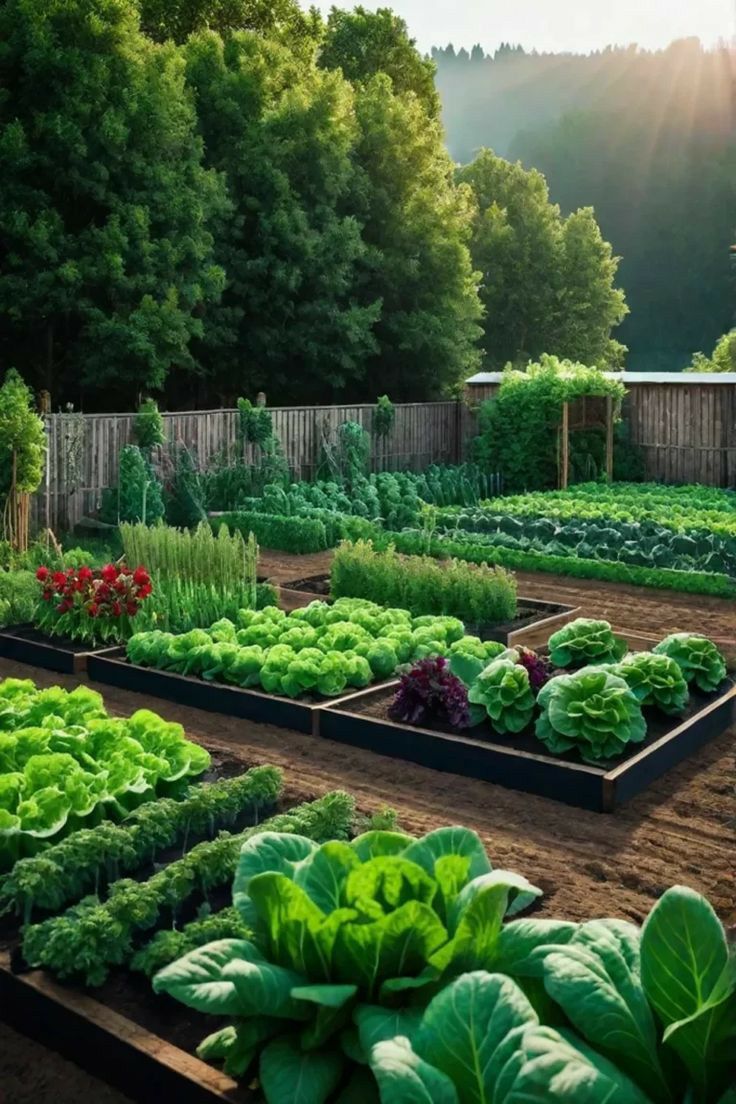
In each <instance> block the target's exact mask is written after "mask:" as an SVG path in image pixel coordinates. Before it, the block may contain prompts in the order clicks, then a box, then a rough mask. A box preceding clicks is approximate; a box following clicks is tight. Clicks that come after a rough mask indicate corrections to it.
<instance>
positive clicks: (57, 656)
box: [0, 625, 109, 675]
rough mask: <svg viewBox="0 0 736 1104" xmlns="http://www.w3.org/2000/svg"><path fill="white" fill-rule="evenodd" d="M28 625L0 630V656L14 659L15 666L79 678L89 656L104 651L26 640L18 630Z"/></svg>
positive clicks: (84, 669)
mask: <svg viewBox="0 0 736 1104" xmlns="http://www.w3.org/2000/svg"><path fill="white" fill-rule="evenodd" d="M31 627H32V626H30V625H11V626H8V628H5V629H0V656H1V657H2V658H3V659H14V660H15V661H16V662H17V663H28V664H30V665H31V666H33V667H42V668H44V670H46V671H57V672H58V673H59V674H62V675H82V674H84V673H85V671H86V670H87V661H88V659H89V657H90V656H92V655H97V654H99V653H100V652H103V651H108V650H109V645H107V646H106V647H104V648H97V649H93V648H91V649H89V650H88V651H82V652H77V651H72V650H71V649H70V648H65V647H64V646H63V645H62V644H60V643H58V642H55V641H54V639H53V637H48V638H47V639H46V640H27V639H26V638H25V637H24V636H22V635H20V633H19V630H21V629H26V628H31Z"/></svg>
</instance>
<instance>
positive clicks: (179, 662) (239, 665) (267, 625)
mask: <svg viewBox="0 0 736 1104" xmlns="http://www.w3.org/2000/svg"><path fill="white" fill-rule="evenodd" d="M462 635H463V624H462V622H461V621H458V620H457V618H455V617H441V616H437V617H431V616H424V617H415V618H413V617H412V615H411V613H409V611H408V610H405V609H391V608H389V609H386V608H384V607H381V606H378V605H376V604H375V603H373V602H368V601H365V600H364V599H362V598H339V599H338V600H337V601H336V602H334V603H333V604H332V605H328V604H327V603H326V602H311V603H310V604H309V605H308V606H306V607H304V608H301V609H296V610H293V611H292V612H291V613H290V614H288V615H287V614H285V613H284V611H283V610H281V609H276V608H274V607H269V608H267V609H264V610H262V611H255V610H240V611H239V613H238V616H237V621H236V622H232V621H229V620H227V619H226V618H221V619H220V620H219V621H217V622H215V623H214V624H213V625H210V627H209V628H208V629H207V630H204V629H194V630H192V631H191V632H188V633H184V634H181V635H178V636H177V635H173V634H172V633H165V632H160V631H153V632H141V633H136V634H135V636H133V637H131V639H130V640H129V641H128V645H127V654H128V659H129V660H130V661H131V663H137V664H140V665H141V666H144V667H156V668H159V669H161V670H166V671H174V672H176V673H178V674H183V675H199V676H201V677H202V678H203V679H206V680H217V681H220V682H226V683H229V684H231V685H234V686H241V687H246V688H247V687H260V688H262V689H263V690H265V691H267V692H268V693H271V694H285V695H286V696H288V697H290V698H298V697H300V696H302V695H304V694H319V695H321V696H323V697H334V696H336V695H338V694H341V693H342V692H343V691H344V690H345V689H346V688H347V687H363V686H367V685H368V684H369V683H371V682H372V681H374V680H375V679H382V678H388V677H389V676H390V675H392V674H393V673H394V671H395V670H396V667H397V665H398V664H399V663H405V662H407V661H408V660H410V659H414V658H418V657H420V656H423V655H429V654H433V653H436V652H438V651H442V650H444V649H446V648H448V647H449V646H450V645H451V644H452V643H453V642H454V641H456V640H458V639H459V638H460V637H462Z"/></svg>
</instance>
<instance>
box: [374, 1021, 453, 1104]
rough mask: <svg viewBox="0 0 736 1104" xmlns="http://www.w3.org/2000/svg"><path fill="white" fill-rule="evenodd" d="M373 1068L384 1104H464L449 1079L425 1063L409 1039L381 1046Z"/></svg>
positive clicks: (389, 1042)
mask: <svg viewBox="0 0 736 1104" xmlns="http://www.w3.org/2000/svg"><path fill="white" fill-rule="evenodd" d="M371 1069H372V1070H373V1073H374V1074H375V1077H376V1081H377V1082H378V1090H379V1092H380V1094H381V1102H382V1104H460V1100H459V1097H458V1095H457V1092H456V1091H455V1087H454V1086H453V1084H452V1081H450V1079H449V1077H446V1076H445V1074H444V1073H442V1072H441V1071H440V1070H438V1069H435V1068H434V1067H433V1066H430V1065H429V1064H428V1063H427V1062H424V1061H422V1059H421V1058H419V1057H418V1055H416V1054H415V1053H414V1051H413V1050H412V1049H411V1043H410V1042H409V1040H408V1039H402V1038H401V1037H400V1036H399V1038H397V1039H391V1040H389V1041H387V1042H385V1043H377V1044H376V1046H375V1047H374V1048H373V1051H372V1053H371Z"/></svg>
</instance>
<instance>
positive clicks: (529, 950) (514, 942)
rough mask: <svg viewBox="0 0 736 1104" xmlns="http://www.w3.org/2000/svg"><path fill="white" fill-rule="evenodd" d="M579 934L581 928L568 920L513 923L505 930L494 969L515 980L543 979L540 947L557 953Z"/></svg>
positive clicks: (507, 925) (542, 961)
mask: <svg viewBox="0 0 736 1104" xmlns="http://www.w3.org/2000/svg"><path fill="white" fill-rule="evenodd" d="M577 930H578V925H577V924H572V923H568V922H567V921H566V920H534V919H528V918H524V919H522V920H512V921H511V922H510V923H509V924H504V926H503V928H502V929H501V934H500V936H499V939H498V947H497V951H496V955H495V957H494V959H493V963H492V968H493V969H494V970H499V971H500V972H501V973H504V974H509V975H510V976H511V977H542V976H543V974H544V956H543V955H541V954H539V953H538V952H539V949H540V947H544V948H549V949H550V950H553V949H554V947H555V946H560V945H563V944H565V943H569V942H570V940H571V939H572V937H573V936H574V935H575V932H576V931H577Z"/></svg>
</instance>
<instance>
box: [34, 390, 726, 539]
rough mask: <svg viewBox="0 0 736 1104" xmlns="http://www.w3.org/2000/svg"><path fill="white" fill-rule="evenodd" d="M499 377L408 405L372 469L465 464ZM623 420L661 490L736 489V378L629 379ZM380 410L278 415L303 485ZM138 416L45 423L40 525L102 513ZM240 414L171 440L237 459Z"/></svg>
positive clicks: (183, 423) (215, 418) (177, 416)
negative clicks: (322, 459) (668, 486)
mask: <svg viewBox="0 0 736 1104" xmlns="http://www.w3.org/2000/svg"><path fill="white" fill-rule="evenodd" d="M499 379H500V376H499V374H498V373H481V374H479V375H478V376H476V377H474V378H473V380H472V381H469V383H468V387H467V390H466V402H454V401H451V402H434V403H404V404H397V406H396V420H395V422H394V426H393V429H392V431H391V433H390V434H389V435H388V437H386V438H385V439H378V440H376V439H375V438H372V442H373V453H372V457H371V464H372V467H373V470H376V471H385V470H402V469H403V470H413V471H420V470H421V469H423V468H426V467H427V465H428V464H431V463H457V462H458V461H460V460H462V459H464V457H465V455H466V451H467V445H468V442H469V441H470V440H471V438H472V437H473V436H474V435H475V433H476V431H477V417H476V413H475V410H476V409H477V405H478V403H479V402H481V401H483V400H484V399H486V398H489V397H491V396H492V395H493V394H494V393H495V391H496V390H497V388H498V383H499ZM623 380H624V383H625V385H626V387H627V388H628V392H629V393H628V395H627V397H626V400H625V411H624V412H625V415H626V417H627V418H628V420H629V422H630V425H631V432H632V440H633V442H634V443H635V444H636V445H638V446H639V447H640V448H641V449H642V450H643V452H644V457H645V461H646V474H647V478H649V479H652V480H656V481H659V482H663V483H675V482H687V483H706V484H710V485H713V486H724V487H725V486H731V487H733V486H736V375H732V374H729V375H723V376H712V375H709V376H697V375H692V374H689V375H684V374H683V375H666V374H664V373H663V374H656V375H655V374H650V373H641V374H639V373H625V374H624V376H623ZM373 409H374V408H373V406H372V405H368V404H366V405H358V406H355V405H354V406H306V407H305V406H299V407H276V408H271V414H272V415H273V422H274V429H275V431H276V433H277V434H278V436H279V438H280V440H281V443H282V446H283V449H284V452H285V454H286V457H287V459H288V461H289V465H290V466H291V468H292V470H293V472H294V475H295V477H296V478H297V479H309V478H311V477H312V476H314V474H315V469H316V465H317V462H318V457H319V452H320V446H321V443H322V440H323V438H324V437H325V436H327V437H330V436H331V437H332V438H333V439H334V433H335V430H336V429H337V427H338V425H340V423H341V422H345V421H355V422H359V423H360V424H361V425H363V426H365V428H366V429H368V430H370V428H371V418H372V412H373ZM134 419H135V415H134V414H85V415H80V414H52V415H49V416H48V417H47V419H46V427H47V435H48V446H49V447H48V457H47V464H46V471H45V476H44V481H43V483H42V485H41V488H40V490H39V493H38V494H37V495H35V496H34V500H33V514H32V518H33V522H34V523H35V525H36V526H37V527H40V526H49V527H51V528H52V529H54V530H55V531H63V530H67V529H71V528H72V527H73V526H74V525H76V524H77V522H79V521H80V520H81V518H83V517H85V516H88V515H89V514H91V513H94V511H95V510H96V509H97V508H98V506H99V504H100V498H101V495H102V491H103V489H104V488H105V487H108V486H112V485H114V484H115V483H116V482H117V472H118V456H119V453H120V449H121V447H122V446H123V445H125V444H127V443H128V442H129V441H130V440H131V439H132V431H133V422H134ZM237 419H238V415H237V412H236V411H234V410H205V411H197V412H194V413H192V412H183V413H172V414H164V422H165V426H166V437H167V440H168V442H170V443H171V444H176V443H178V442H181V443H183V444H185V445H186V446H187V447H188V448H189V449H191V450H192V452H193V453H194V454H195V455H196V456H197V458H198V462H199V464H200V466H201V467H202V468H204V467H207V466H208V465H209V464H210V463H211V462H212V461H213V460H214V459H215V458H216V457H219V456H222V455H223V454H224V455H229V456H230V457H232V458H235V456H236V453H237V424H238V422H237Z"/></svg>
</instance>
